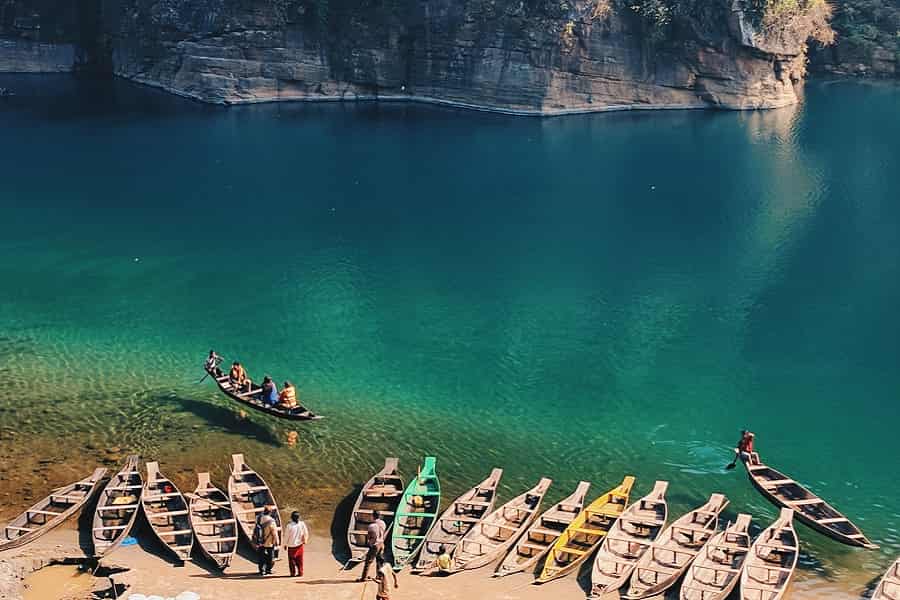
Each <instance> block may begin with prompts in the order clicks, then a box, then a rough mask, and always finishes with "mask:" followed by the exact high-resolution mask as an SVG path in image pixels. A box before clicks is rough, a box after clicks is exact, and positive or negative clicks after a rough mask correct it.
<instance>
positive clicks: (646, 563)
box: [625, 494, 728, 600]
mask: <svg viewBox="0 0 900 600" xmlns="http://www.w3.org/2000/svg"><path fill="white" fill-rule="evenodd" d="M726 506H728V499H727V498H726V497H725V496H723V495H722V494H713V495H711V496H710V497H709V500H708V501H707V502H706V504H704V505H703V506H701V507H700V508H697V509H694V510H692V511H691V512H689V513H688V514H686V515H684V516H683V517H681V518H680V519H678V520H676V521H675V522H674V523H672V524H671V525H669V526H668V527H667V528H666V529H665V530H664V531H663V532H662V533H661V534H659V537H658V538H656V541H655V542H653V545H652V546H650V550H649V551H648V552H644V555H643V556H641V559H640V560H639V561H638V562H637V565H636V566H635V567H634V572H633V573H632V574H631V581H630V583H629V586H628V591H627V592H626V594H625V597H626V598H628V599H629V600H640V599H642V598H649V597H651V596H656V595H657V594H663V593H664V592H665V591H666V590H668V589H669V588H671V587H672V586H673V585H675V583H677V582H678V580H679V579H681V576H682V575H684V572H685V571H687V569H688V567H690V566H691V563H692V562H693V561H694V559H695V558H696V557H697V555H698V554H699V553H700V552H701V551H702V550H703V547H704V546H705V545H706V543H707V542H708V541H709V540H710V538H712V537H713V535H715V533H716V530H717V529H718V527H719V514H720V513H721V512H722V511H723V510H725V507H726Z"/></svg>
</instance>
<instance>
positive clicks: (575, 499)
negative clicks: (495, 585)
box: [494, 481, 591, 577]
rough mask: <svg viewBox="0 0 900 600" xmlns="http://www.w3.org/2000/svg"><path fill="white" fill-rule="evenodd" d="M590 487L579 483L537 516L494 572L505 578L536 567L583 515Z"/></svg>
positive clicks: (495, 574) (586, 483) (587, 483)
mask: <svg viewBox="0 0 900 600" xmlns="http://www.w3.org/2000/svg"><path fill="white" fill-rule="evenodd" d="M590 487H591V484H590V483H589V482H587V481H581V482H579V483H578V486H577V487H576V488H575V491H574V492H573V493H572V494H571V495H570V496H569V497H567V498H564V499H563V500H561V501H559V502H557V503H556V504H554V505H553V506H551V507H550V508H548V509H547V510H546V511H544V513H543V514H542V515H541V516H539V517H538V518H537V519H535V520H534V522H533V523H532V524H531V525H530V526H529V527H528V529H527V530H525V533H524V535H522V537H520V538H519V540H518V541H517V542H516V543H515V544H514V545H513V547H512V549H511V550H510V551H509V554H507V555H506V558H504V559H503V562H501V563H500V566H498V567H497V570H496V571H494V576H496V577H503V576H505V575H512V574H513V573H521V572H522V571H528V570H529V569H531V570H534V567H535V566H536V565H537V564H538V562H540V561H541V560H542V559H543V558H544V557H545V556H547V552H548V551H549V550H550V547H551V546H553V544H555V543H556V540H558V539H559V536H560V535H562V532H563V531H565V530H566V529H567V528H568V527H569V525H571V524H572V521H574V520H575V518H576V517H578V515H579V514H581V511H582V509H583V508H584V498H585V496H587V492H588V488H590Z"/></svg>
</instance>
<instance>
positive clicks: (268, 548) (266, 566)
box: [253, 506, 278, 575]
mask: <svg viewBox="0 0 900 600" xmlns="http://www.w3.org/2000/svg"><path fill="white" fill-rule="evenodd" d="M253 537H254V538H255V539H254V540H253V541H254V542H256V543H257V544H258V545H259V574H260V575H271V574H272V567H274V566H275V548H277V547H278V524H277V523H276V522H275V519H274V518H272V510H271V509H270V508H269V507H268V506H267V507H265V508H264V509H263V512H262V515H261V516H260V517H259V521H257V523H256V529H255V530H254V532H253Z"/></svg>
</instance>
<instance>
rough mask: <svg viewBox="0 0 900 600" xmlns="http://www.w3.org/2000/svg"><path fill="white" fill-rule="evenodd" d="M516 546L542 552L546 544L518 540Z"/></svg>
mask: <svg viewBox="0 0 900 600" xmlns="http://www.w3.org/2000/svg"><path fill="white" fill-rule="evenodd" d="M517 547H518V548H525V549H527V550H533V551H534V552H543V551H544V550H546V549H547V546H538V545H536V544H530V543H528V542H519V543H518V545H517Z"/></svg>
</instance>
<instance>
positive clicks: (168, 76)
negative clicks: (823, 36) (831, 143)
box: [44, 0, 825, 114]
mask: <svg viewBox="0 0 900 600" xmlns="http://www.w3.org/2000/svg"><path fill="white" fill-rule="evenodd" d="M44 1H45V2H49V1H51V0H44ZM99 2H100V6H101V9H100V10H99V13H98V14H99V15H100V16H99V18H100V21H101V25H100V31H102V32H103V33H102V35H101V36H100V37H102V38H103V39H102V41H101V42H96V39H95V47H96V48H100V49H108V51H109V53H110V56H109V60H110V63H109V64H110V65H111V68H112V69H113V71H114V72H115V73H116V74H117V75H119V76H121V77H125V78H128V79H132V80H134V81H138V82H141V83H145V84H149V85H154V86H158V87H161V88H164V89H167V90H169V91H172V92H174V93H177V94H182V95H185V96H189V97H192V98H196V99H199V100H203V101H206V102H216V103H237V102H256V101H268V100H298V99H329V98H343V99H355V98H375V97H378V98H406V99H424V100H431V101H437V102H450V103H455V104H460V105H466V106H471V107H481V108H491V109H499V110H506V111H510V112H521V113H532V114H553V113H565V112H577V111H592V110H605V109H611V108H667V107H673V108H674V107H707V106H714V107H727V108H739V109H743V108H768V107H776V106H783V105H787V104H792V103H794V102H796V101H797V95H796V93H795V90H794V85H795V84H796V83H797V82H799V81H800V80H801V79H802V78H803V76H804V71H805V49H806V41H807V39H808V38H809V37H810V36H811V35H814V34H815V32H816V31H817V30H818V29H819V28H821V27H823V26H825V25H824V15H821V14H813V15H809V14H802V15H796V16H795V17H791V18H790V19H787V20H785V22H784V23H780V24H778V26H775V27H773V26H771V25H769V26H766V27H761V26H760V25H759V23H755V22H754V20H753V19H752V18H751V16H750V15H749V14H748V11H747V9H746V8H745V6H744V2H745V0H705V1H703V2H699V1H697V2H690V3H684V4H685V5H689V6H690V10H685V11H681V12H678V13H677V14H673V15H672V19H671V20H670V22H667V23H666V25H665V30H664V31H663V30H661V29H660V25H659V24H657V23H654V22H652V21H650V20H648V19H647V18H646V17H645V16H643V15H642V14H640V13H639V11H637V10H636V9H635V7H634V6H632V4H633V3H632V2H627V1H625V0H99ZM95 62H102V61H95Z"/></svg>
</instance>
